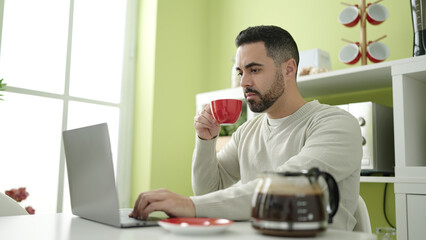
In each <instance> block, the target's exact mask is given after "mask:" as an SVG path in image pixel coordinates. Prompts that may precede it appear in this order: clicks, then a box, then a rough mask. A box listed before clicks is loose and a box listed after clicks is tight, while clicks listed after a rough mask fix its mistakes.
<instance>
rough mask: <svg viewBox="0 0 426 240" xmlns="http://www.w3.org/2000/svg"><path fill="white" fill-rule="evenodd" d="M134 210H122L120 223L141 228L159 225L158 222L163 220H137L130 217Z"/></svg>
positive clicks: (152, 218)
mask: <svg viewBox="0 0 426 240" xmlns="http://www.w3.org/2000/svg"><path fill="white" fill-rule="evenodd" d="M132 210H133V209H131V208H123V209H120V223H121V224H123V225H134V226H141V225H147V226H151V225H152V226H153V225H158V223H157V221H159V220H161V218H156V217H148V219H146V220H139V219H136V218H131V217H129V214H130V212H131V211H132Z"/></svg>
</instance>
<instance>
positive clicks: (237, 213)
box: [191, 179, 259, 220]
mask: <svg viewBox="0 0 426 240" xmlns="http://www.w3.org/2000/svg"><path fill="white" fill-rule="evenodd" d="M258 181H259V180H258V179H255V180H253V181H250V182H248V183H245V184H240V183H237V184H235V185H233V186H231V187H229V188H227V189H223V190H219V191H216V192H212V193H208V194H206V195H203V196H193V197H191V200H192V201H193V202H194V205H195V212H196V216H197V217H213V218H227V219H232V220H248V219H250V216H251V206H252V199H253V192H254V189H255V188H256V185H257V183H258Z"/></svg>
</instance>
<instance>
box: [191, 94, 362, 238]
mask: <svg viewBox="0 0 426 240" xmlns="http://www.w3.org/2000/svg"><path fill="white" fill-rule="evenodd" d="M361 139H362V136H361V131H360V127H359V125H358V122H357V120H356V119H355V118H354V117H353V116H352V115H351V114H349V113H348V112H346V111H344V110H341V109H339V108H337V107H333V106H328V105H325V104H320V103H319V102H318V101H312V102H309V103H306V104H305V105H304V106H303V107H301V108H300V109H299V110H297V111H296V112H295V113H294V114H292V115H290V116H288V117H287V118H285V119H284V120H283V122H282V124H281V125H280V126H278V127H276V128H274V129H273V130H272V131H270V130H269V127H268V120H267V116H266V114H260V115H258V116H256V117H255V118H253V119H250V120H249V121H247V122H246V123H244V124H243V125H241V126H240V127H239V128H238V129H237V131H236V132H235V133H234V134H233V135H232V139H231V141H230V142H229V143H228V144H226V145H225V147H224V148H223V149H222V150H221V151H220V152H219V153H218V154H216V148H215V145H216V138H215V139H212V140H209V141H204V140H201V139H199V138H198V137H197V140H196V147H195V150H194V154H193V163H192V186H193V191H194V193H195V195H196V196H193V197H191V199H192V201H193V202H194V205H195V209H196V215H197V217H221V218H229V219H234V220H248V219H250V217H251V207H252V206H251V202H252V197H253V193H254V189H255V187H256V184H257V181H258V180H257V177H258V176H259V174H260V173H262V172H264V171H300V170H302V169H309V168H311V167H318V168H319V169H320V170H321V171H326V172H328V173H330V174H331V175H332V176H333V177H334V178H335V180H336V182H337V184H338V187H339V191H340V203H339V209H338V211H337V213H336V215H335V216H334V218H333V224H332V225H331V227H333V228H336V229H342V230H349V231H352V230H353V228H354V226H355V224H356V220H355V218H354V217H353V215H354V212H355V209H356V206H357V201H358V196H359V179H360V168H361V158H362V146H361V142H362V140H361Z"/></svg>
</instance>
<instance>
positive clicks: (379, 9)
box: [367, 4, 389, 25]
mask: <svg viewBox="0 0 426 240" xmlns="http://www.w3.org/2000/svg"><path fill="white" fill-rule="evenodd" d="M388 16H389V12H388V10H387V9H386V7H384V6H383V5H380V4H369V5H368V7H367V21H368V22H369V23H371V24H373V25H377V24H380V23H382V22H384V21H385V20H386V19H387V18H388Z"/></svg>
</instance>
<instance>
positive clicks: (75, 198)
mask: <svg viewBox="0 0 426 240" xmlns="http://www.w3.org/2000/svg"><path fill="white" fill-rule="evenodd" d="M63 142H64V149H65V157H66V163H67V170H68V182H69V189H70V196H71V208H72V213H73V214H74V215H77V216H79V217H82V218H85V219H89V220H92V221H96V222H100V223H104V224H109V225H113V226H116V227H137V226H155V225H158V223H157V221H158V220H160V218H156V217H150V218H148V219H147V220H137V219H134V218H130V217H129V216H128V215H129V213H130V212H131V210H132V209H130V208H127V209H119V204H118V194H117V188H116V184H115V177H114V167H113V161H112V153H111V144H110V138H109V133H108V125H107V124H106V123H103V124H98V125H93V126H88V127H83V128H78V129H73V130H68V131H64V132H63Z"/></svg>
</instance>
